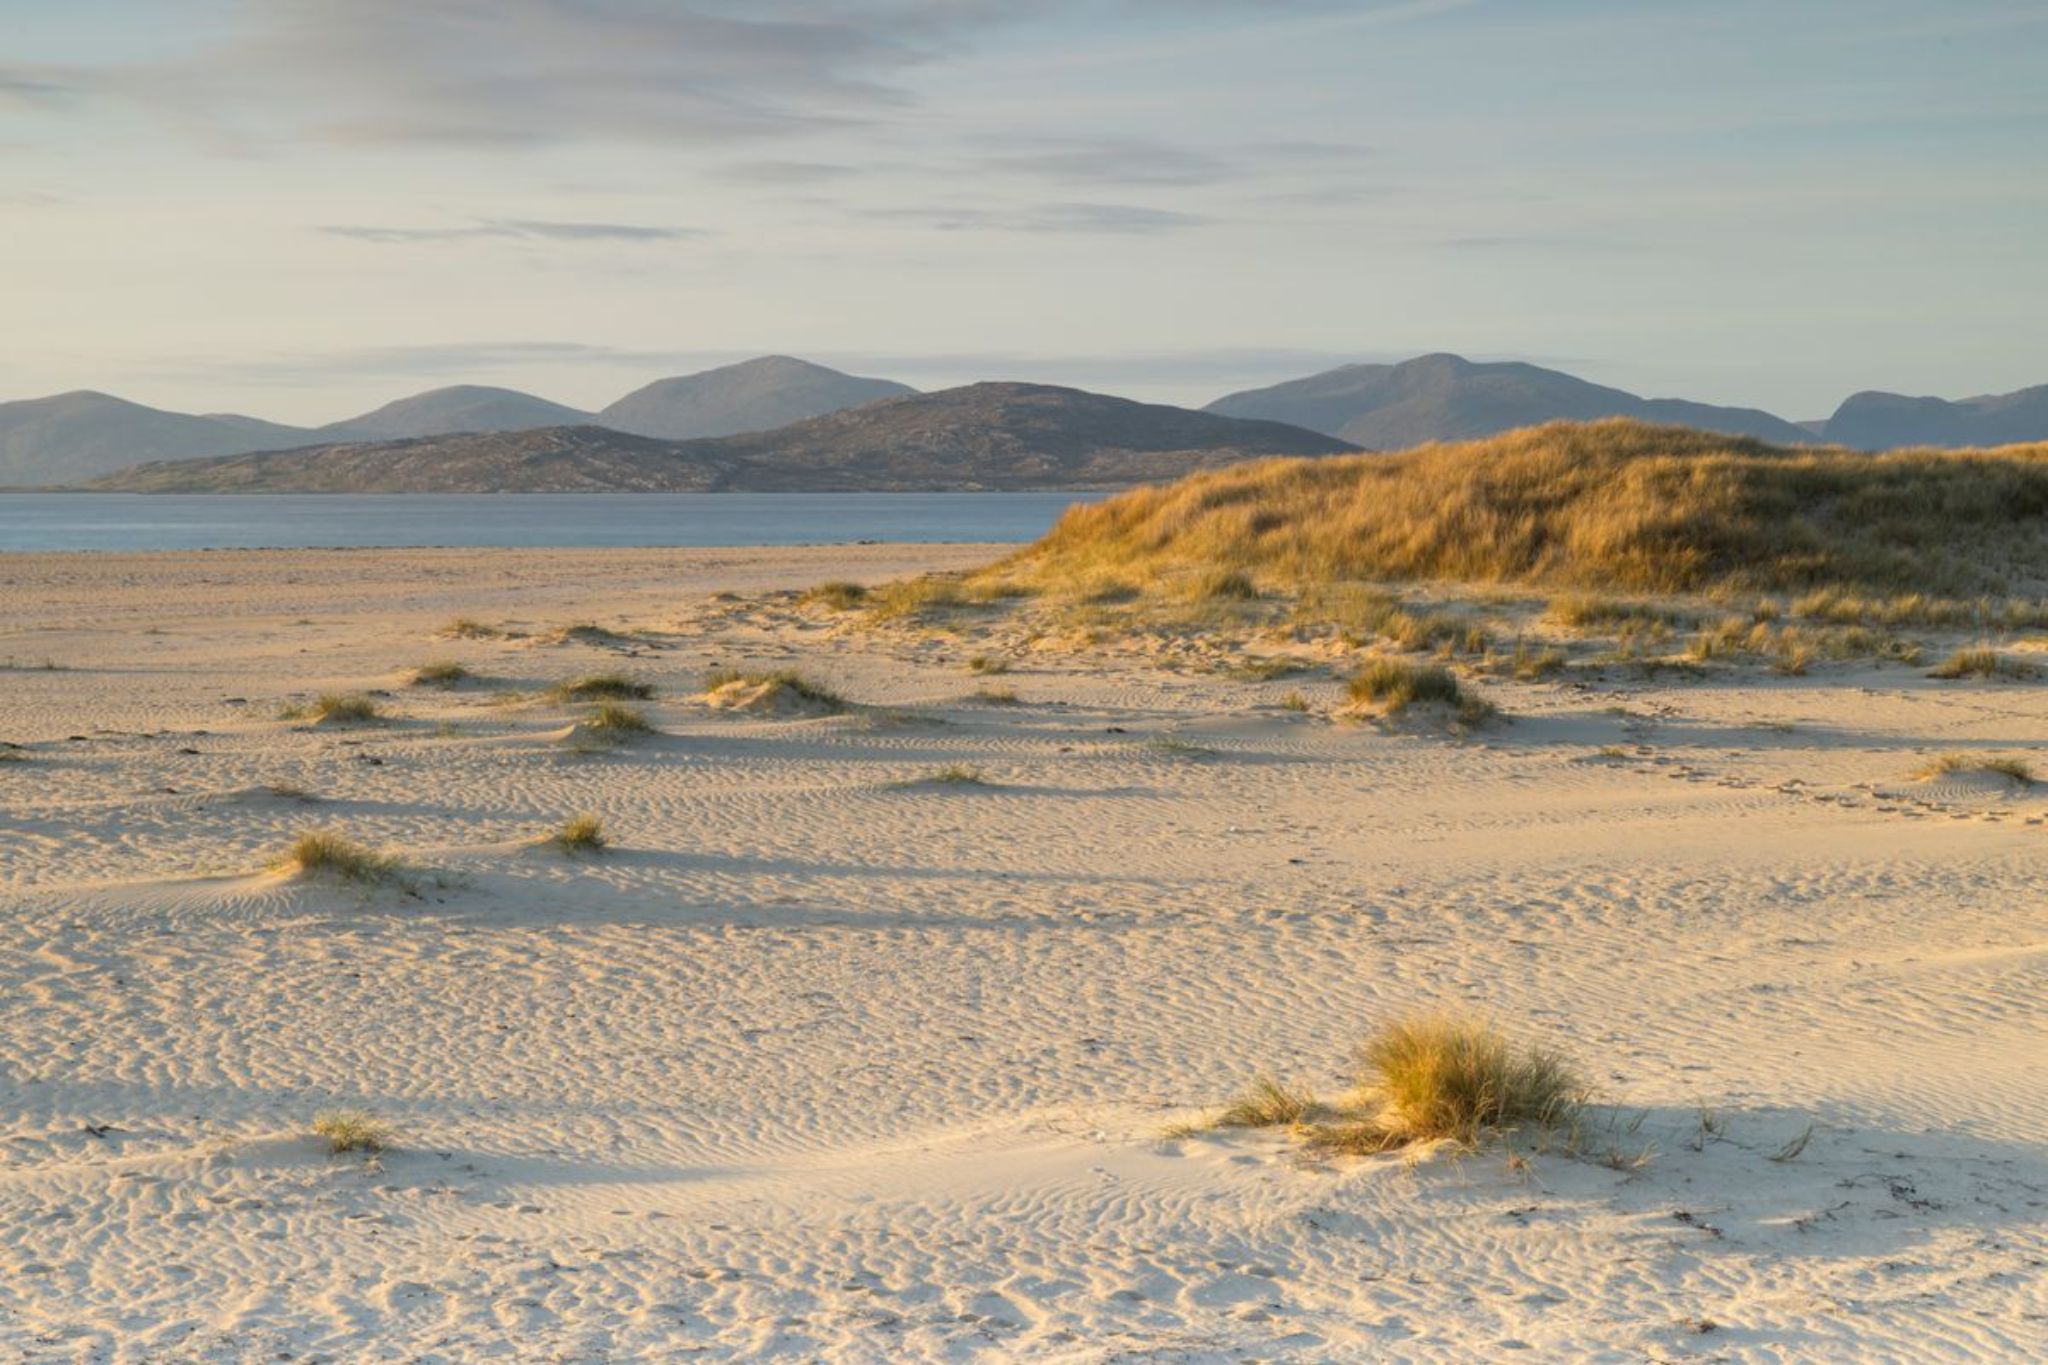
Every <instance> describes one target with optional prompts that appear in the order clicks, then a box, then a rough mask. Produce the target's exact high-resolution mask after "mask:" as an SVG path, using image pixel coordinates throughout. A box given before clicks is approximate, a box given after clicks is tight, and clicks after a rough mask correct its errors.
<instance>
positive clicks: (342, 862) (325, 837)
mask: <svg viewBox="0 0 2048 1365" xmlns="http://www.w3.org/2000/svg"><path fill="white" fill-rule="evenodd" d="M280 863H281V865H282V866H284V867H288V868H290V869H291V870H292V871H294V872H297V873H298V874H299V875H300V876H302V877H331V878H334V879H335V880H337V881H344V882H358V883H369V882H380V881H384V880H387V879H388V878H390V877H392V876H394V875H396V874H397V872H398V871H399V868H400V866H401V865H400V863H399V860H398V858H397V857H396V856H394V855H393V854H389V853H380V852H378V851H377V850H376V849H373V848H369V847H367V846H365V845H363V844H359V843H357V842H356V841H355V840H353V839H351V838H349V837H348V836H347V835H344V834H342V833H340V832H338V831H336V830H331V829H316V830H309V831H307V832H306V833H304V834H301V835H300V836H299V837H298V838H297V839H296V840H294V841H293V843H292V846H291V849H290V850H289V851H288V852H287V853H286V854H285V856H284V857H283V859H281V860H280Z"/></svg>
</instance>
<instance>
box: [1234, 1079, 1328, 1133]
mask: <svg viewBox="0 0 2048 1365" xmlns="http://www.w3.org/2000/svg"><path fill="white" fill-rule="evenodd" d="M1315 1107H1316V1097H1315V1095H1314V1093H1313V1092H1311V1091H1309V1090H1307V1089H1305V1088H1304V1089H1301V1090H1292V1089H1289V1088H1288V1087H1287V1086H1286V1085H1283V1084H1282V1083H1281V1082H1279V1081H1277V1080H1275V1079H1273V1077H1271V1076H1267V1075H1263V1074H1262V1075H1260V1076H1259V1077H1257V1078H1256V1079H1255V1080H1253V1081H1252V1083H1251V1085H1250V1087H1249V1088H1248V1089H1246V1091H1245V1092H1244V1094H1242V1095H1240V1096H1238V1097H1237V1098H1236V1099H1235V1100H1233V1101H1231V1103H1230V1105H1229V1107H1228V1108H1226V1109H1225V1110H1224V1111H1223V1112H1222V1113H1220V1114H1218V1115H1217V1116H1216V1119H1215V1123H1216V1126H1217V1127H1219V1128H1291V1127H1293V1126H1294V1125H1295V1124H1297V1123H1300V1122H1302V1121H1303V1120H1305V1119H1307V1118H1308V1117H1309V1115H1310V1114H1312V1113H1313V1112H1314V1111H1315Z"/></svg>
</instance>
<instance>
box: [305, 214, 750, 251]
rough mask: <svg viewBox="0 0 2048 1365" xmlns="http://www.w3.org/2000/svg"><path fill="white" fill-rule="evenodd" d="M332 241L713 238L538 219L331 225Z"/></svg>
mask: <svg viewBox="0 0 2048 1365" xmlns="http://www.w3.org/2000/svg"><path fill="white" fill-rule="evenodd" d="M319 230H320V231H321V232H324V233H326V234H327V235H328V236H330V237H348V238H353V239H354V240H356V241H359V242H378V243H383V244H387V245H400V244H410V243H419V242H462V241H474V240H476V239H478V238H488V237H500V238H514V239H525V240H529V241H533V240H538V241H553V242H673V241H684V240H687V239H690V238H693V237H707V236H709V235H710V234H709V233H708V232H706V231H705V230H704V229H702V228H688V227H658V226H650V225H647V224H644V223H556V222H548V221H544V220H541V219H536V218H488V219H484V220H482V221H479V222H476V223H470V224H465V225H463V226H459V227H424V228H422V227H382V226H377V225H372V224H353V223H342V224H331V225H328V226H323V227H322V228H320V229H319Z"/></svg>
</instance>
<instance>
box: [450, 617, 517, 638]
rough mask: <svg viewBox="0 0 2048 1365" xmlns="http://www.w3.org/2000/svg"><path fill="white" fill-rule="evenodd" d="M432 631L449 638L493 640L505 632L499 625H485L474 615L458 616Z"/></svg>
mask: <svg viewBox="0 0 2048 1365" xmlns="http://www.w3.org/2000/svg"><path fill="white" fill-rule="evenodd" d="M434 633H435V634H436V635H440V636H444V637H446V638H448V639H450V640H494V639H497V638H498V637H499V636H501V635H503V634H504V633H505V632H504V630H503V629H502V628H501V627H498V626H493V625H486V624H485V623H484V622H482V621H479V620H476V619H475V618H474V617H469V616H458V617H456V618H455V619H454V620H452V621H449V622H447V623H445V624H444V625H443V626H442V627H441V628H440V629H439V630H437V631H435V632H434Z"/></svg>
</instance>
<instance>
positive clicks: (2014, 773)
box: [1914, 754, 2036, 787]
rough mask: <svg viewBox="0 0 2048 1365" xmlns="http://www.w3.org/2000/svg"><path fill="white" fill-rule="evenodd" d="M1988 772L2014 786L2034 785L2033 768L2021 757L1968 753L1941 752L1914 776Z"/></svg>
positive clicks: (1922, 777) (1923, 778) (1945, 775)
mask: <svg viewBox="0 0 2048 1365" xmlns="http://www.w3.org/2000/svg"><path fill="white" fill-rule="evenodd" d="M1957 773H1960V774H1965V775H1967V774H1969V773H1989V774H1991V775H1992V776H1994V777H2002V778H2005V779H2006V780H2007V781H2009V782H2011V783H2013V784H2014V785H2015V786H2020V787H2031V786H2033V785H2034V782H2035V780H2036V779H2035V777H2034V769H2033V767H2032V766H2031V765H2029V764H2028V763H2027V761H2026V760H2025V759H2023V758H2006V757H1994V758H1980V757H1975V756H1972V755H1970V754H1943V755H1942V756H1941V757H1940V758H1937V759H1935V760H1934V761H1933V762H1932V763H1929V764H1927V765H1926V766H1924V767H1922V768H1921V769H1920V770H1919V771H1918V772H1917V773H1915V774H1914V776H1915V777H1917V778H1919V779H1920V780H1922V781H1926V780H1927V779H1929V778H1934V777H1948V776H1950V775H1952V774H1957Z"/></svg>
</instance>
